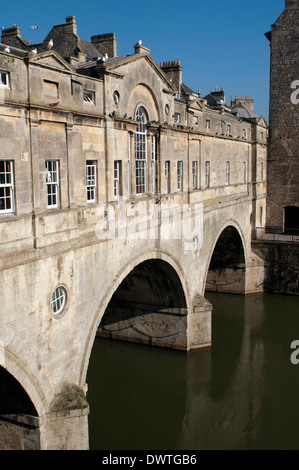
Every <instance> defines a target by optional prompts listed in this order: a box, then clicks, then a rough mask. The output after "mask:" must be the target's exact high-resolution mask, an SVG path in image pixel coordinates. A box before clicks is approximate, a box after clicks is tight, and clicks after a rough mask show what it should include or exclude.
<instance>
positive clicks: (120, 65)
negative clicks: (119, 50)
mask: <svg viewBox="0 0 299 470" xmlns="http://www.w3.org/2000/svg"><path fill="white" fill-rule="evenodd" d="M136 61H138V62H144V63H145V64H147V65H148V66H149V67H151V69H152V70H153V72H154V73H156V75H157V76H158V77H159V78H160V80H162V82H164V89H165V91H168V92H171V93H177V90H176V87H175V86H174V84H173V83H172V82H171V81H170V80H169V79H168V77H167V76H166V74H165V73H164V72H163V70H162V69H161V68H160V67H159V66H158V64H157V63H156V62H155V61H154V59H153V58H152V57H151V56H150V55H149V54H133V55H129V56H126V57H120V58H116V59H114V60H112V61H111V62H110V63H109V62H108V63H107V64H106V70H108V71H111V72H121V73H123V71H124V70H125V69H126V68H127V67H129V66H130V65H131V64H133V63H135V62H136Z"/></svg>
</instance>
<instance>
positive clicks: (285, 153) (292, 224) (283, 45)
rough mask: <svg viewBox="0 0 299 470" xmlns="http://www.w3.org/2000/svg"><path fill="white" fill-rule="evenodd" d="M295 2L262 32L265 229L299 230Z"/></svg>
mask: <svg viewBox="0 0 299 470" xmlns="http://www.w3.org/2000/svg"><path fill="white" fill-rule="evenodd" d="M298 31H299V1H298V0H286V2H285V10H284V11H283V13H282V14H281V15H280V17H279V18H278V20H277V21H276V22H275V23H274V25H272V28H271V31H270V32H268V33H266V37H267V38H268V39H269V41H270V47H271V72H270V109H269V128H270V135H269V157H268V170H267V179H268V194H267V218H266V224H267V230H268V231H270V232H271V231H276V232H281V233H283V232H290V231H297V233H299V164H298V163H299V99H298V98H299V92H298V91H297V92H296V89H297V90H298V89H299V68H298V56H299V41H298Z"/></svg>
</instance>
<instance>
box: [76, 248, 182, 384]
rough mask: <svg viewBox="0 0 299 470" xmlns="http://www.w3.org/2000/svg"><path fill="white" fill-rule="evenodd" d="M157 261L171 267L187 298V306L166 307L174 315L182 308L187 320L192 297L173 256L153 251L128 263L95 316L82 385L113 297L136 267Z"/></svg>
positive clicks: (112, 284) (87, 347)
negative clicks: (98, 331) (100, 326)
mask: <svg viewBox="0 0 299 470" xmlns="http://www.w3.org/2000/svg"><path fill="white" fill-rule="evenodd" d="M155 260H156V261H160V262H162V263H163V265H164V266H165V265H168V266H169V269H171V272H172V275H173V278H175V277H176V279H177V282H179V283H180V285H181V293H183V294H184V298H185V304H184V305H180V307H178V306H177V307H175V306H173V307H171V306H170V305H168V306H166V307H167V308H169V309H172V308H173V314H177V313H178V308H181V309H182V310H184V312H183V313H182V315H183V314H185V318H187V311H188V309H189V307H190V305H191V303H190V296H189V291H188V286H187V282H186V279H185V277H184V275H183V271H182V268H181V266H180V264H179V263H178V262H177V261H176V260H175V258H174V257H173V256H171V255H170V254H168V253H165V252H162V251H153V252H146V253H142V254H140V255H139V256H137V257H136V258H135V259H134V260H133V261H130V262H129V263H127V264H126V266H124V267H123V268H122V270H121V271H120V272H119V273H117V274H116V275H115V277H114V280H113V282H112V283H111V286H110V288H109V289H108V291H107V292H106V293H105V295H104V296H103V297H102V301H101V304H100V305H99V308H98V311H97V313H96V315H95V318H94V321H93V325H92V328H91V330H90V333H89V335H88V339H87V344H86V347H85V352H84V354H83V358H82V367H81V381H80V382H81V383H84V381H85V378H86V374H87V369H88V363H89V357H90V354H91V350H92V346H93V343H94V340H95V338H96V335H97V330H98V327H99V325H100V323H101V320H102V318H103V316H104V314H105V312H106V309H107V307H108V305H109V303H110V301H111V300H112V297H113V295H114V293H115V292H116V291H117V289H118V288H119V287H120V286H121V284H122V283H123V282H124V281H125V279H126V278H127V277H128V276H129V275H130V273H132V272H133V271H134V269H135V268H136V267H138V266H140V265H141V264H143V263H146V262H152V261H155Z"/></svg>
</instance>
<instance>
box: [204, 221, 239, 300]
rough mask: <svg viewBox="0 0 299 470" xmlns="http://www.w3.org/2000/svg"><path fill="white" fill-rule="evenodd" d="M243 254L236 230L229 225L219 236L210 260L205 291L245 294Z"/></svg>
mask: <svg viewBox="0 0 299 470" xmlns="http://www.w3.org/2000/svg"><path fill="white" fill-rule="evenodd" d="M245 276H246V265H245V252H244V247H243V242H242V239H241V236H240V234H239V232H238V230H237V229H236V228H235V227H234V226H232V225H229V226H228V227H226V228H225V229H224V230H223V231H222V233H221V234H220V236H219V238H218V240H217V242H216V245H215V247H214V250H213V254H212V256H211V259H210V264H209V270H208V274H207V279H206V291H210V292H227V293H235V294H243V293H245V281H246V279H245Z"/></svg>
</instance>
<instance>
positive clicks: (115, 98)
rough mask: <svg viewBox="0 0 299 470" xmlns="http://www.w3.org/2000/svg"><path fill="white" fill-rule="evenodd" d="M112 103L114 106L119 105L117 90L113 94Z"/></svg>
mask: <svg viewBox="0 0 299 470" xmlns="http://www.w3.org/2000/svg"><path fill="white" fill-rule="evenodd" d="M113 101H114V103H115V104H118V103H119V93H118V91H117V90H115V91H114V92H113Z"/></svg>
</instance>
